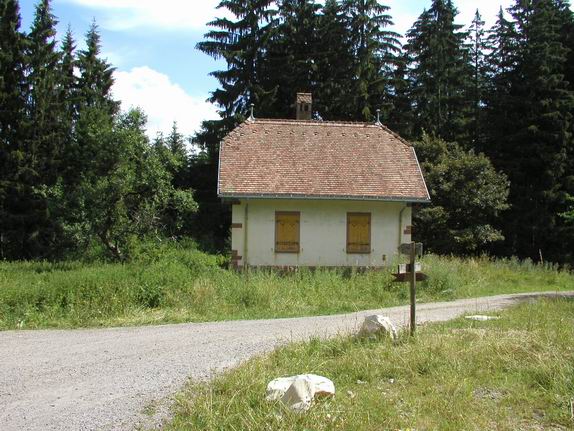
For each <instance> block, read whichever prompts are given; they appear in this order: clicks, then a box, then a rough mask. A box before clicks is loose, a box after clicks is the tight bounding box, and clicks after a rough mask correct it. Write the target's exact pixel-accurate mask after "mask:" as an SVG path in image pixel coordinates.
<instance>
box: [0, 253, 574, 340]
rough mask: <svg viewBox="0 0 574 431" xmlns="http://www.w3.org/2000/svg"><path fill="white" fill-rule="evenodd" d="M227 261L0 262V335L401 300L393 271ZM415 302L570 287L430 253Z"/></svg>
mask: <svg viewBox="0 0 574 431" xmlns="http://www.w3.org/2000/svg"><path fill="white" fill-rule="evenodd" d="M224 264H225V259H224V258H222V257H221V256H214V255H208V254H205V253H202V252H200V251H198V250H196V249H194V248H188V247H175V246H171V247H165V248H163V249H162V250H161V251H160V252H159V253H154V254H151V255H147V254H143V255H142V256H141V257H140V258H138V259H137V260H135V261H133V262H130V263H125V264H111V263H90V264H87V263H82V262H57V263H48V262H15V263H8V262H0V329H11V328H49V327H59V328H73V327H86V326H110V325H136V324H151V323H168V322H186V321H207V320H227V319H253V318H270V317H289V316H301V315H316V314H329V313H341V312H350V311H355V310H360V309H370V308H379V307H383V306H391V305H397V304H402V303H405V302H406V301H407V299H408V289H407V285H406V284H398V283H394V282H393V277H392V275H391V273H390V272H391V271H390V270H388V271H378V272H375V271H371V272H365V273H361V272H356V271H349V270H333V269H331V270H328V269H322V270H317V271H310V270H306V269H301V270H299V271H296V272H293V273H288V274H280V273H277V272H274V271H269V270H260V271H255V270H253V271H248V272H244V273H237V272H234V271H230V270H227V269H224V268H223V266H224ZM423 265H424V271H425V272H426V273H428V275H429V280H428V281H427V282H424V283H420V284H419V291H418V298H419V300H420V301H432V300H449V299H454V298H462V297H472V296H482V295H490V294H496V293H506V292H518V291H525V292H526V291H538V290H564V289H574V276H573V275H572V274H570V273H568V272H565V271H559V270H558V269H557V268H555V267H551V266H545V267H543V266H539V265H534V264H532V263H530V262H519V261H517V260H490V259H488V258H480V259H470V260H463V259H458V258H445V257H436V256H427V257H425V259H424V262H423Z"/></svg>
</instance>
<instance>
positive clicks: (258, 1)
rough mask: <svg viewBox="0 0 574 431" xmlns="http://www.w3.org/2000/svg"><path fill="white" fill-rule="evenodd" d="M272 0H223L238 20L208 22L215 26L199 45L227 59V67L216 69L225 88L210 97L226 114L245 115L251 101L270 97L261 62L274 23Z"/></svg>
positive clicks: (212, 54) (201, 49)
mask: <svg viewBox="0 0 574 431" xmlns="http://www.w3.org/2000/svg"><path fill="white" fill-rule="evenodd" d="M272 4H273V1H271V0H222V1H221V2H220V3H219V5H218V8H219V9H222V8H225V9H227V11H228V12H230V13H231V14H232V15H233V16H234V18H235V19H234V20H232V19H228V18H217V19H215V20H214V21H211V22H210V23H208V25H209V26H210V27H214V28H215V29H214V30H212V31H210V32H208V33H206V34H205V36H204V37H205V40H204V41H202V42H200V43H198V44H197V49H199V50H200V51H202V52H204V53H206V54H207V55H209V56H211V57H213V58H215V59H217V60H220V59H222V60H224V61H225V62H226V65H227V68H226V70H219V71H215V72H212V73H211V74H210V75H211V76H213V77H215V78H216V79H217V80H218V81H219V83H220V86H221V88H218V89H216V90H215V91H214V92H213V93H212V96H211V98H210V101H211V102H212V103H215V104H216V105H218V106H219V108H220V114H221V115H222V116H223V117H231V116H235V115H237V114H239V115H242V116H243V117H245V116H246V115H247V111H248V108H249V105H250V104H251V103H254V104H257V105H258V106H261V105H265V104H266V103H267V104H268V102H267V99H268V98H269V97H270V96H269V94H268V93H266V91H265V89H264V88H263V87H262V85H261V79H262V77H261V76H260V75H261V66H262V61H263V57H264V55H265V52H266V45H267V41H268V39H269V37H270V31H271V29H272V28H273V25H274V19H273V17H274V15H275V11H274V10H273V9H272V8H271V5H272Z"/></svg>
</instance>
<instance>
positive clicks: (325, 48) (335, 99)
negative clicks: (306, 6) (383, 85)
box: [313, 0, 355, 120]
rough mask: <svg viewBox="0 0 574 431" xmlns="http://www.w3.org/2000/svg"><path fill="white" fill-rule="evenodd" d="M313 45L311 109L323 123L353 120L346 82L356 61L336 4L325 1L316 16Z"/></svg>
mask: <svg viewBox="0 0 574 431" xmlns="http://www.w3.org/2000/svg"><path fill="white" fill-rule="evenodd" d="M316 43H317V49H316V51H315V60H314V62H315V65H316V72H315V81H316V82H315V88H314V90H313V99H314V100H313V106H314V109H315V111H316V112H318V113H320V116H321V118H323V119H324V120H344V119H352V118H353V115H352V112H351V111H352V109H350V103H349V102H350V101H352V100H353V98H354V95H353V92H352V88H351V85H350V82H349V81H350V77H351V76H352V75H353V72H354V67H355V59H354V53H353V45H352V41H351V38H350V37H349V31H348V29H347V19H346V16H345V13H344V10H343V8H342V6H341V5H340V3H339V2H338V1H337V0H327V1H326V2H325V5H324V6H323V8H322V10H321V13H320V14H319V18H318V23H317V36H316Z"/></svg>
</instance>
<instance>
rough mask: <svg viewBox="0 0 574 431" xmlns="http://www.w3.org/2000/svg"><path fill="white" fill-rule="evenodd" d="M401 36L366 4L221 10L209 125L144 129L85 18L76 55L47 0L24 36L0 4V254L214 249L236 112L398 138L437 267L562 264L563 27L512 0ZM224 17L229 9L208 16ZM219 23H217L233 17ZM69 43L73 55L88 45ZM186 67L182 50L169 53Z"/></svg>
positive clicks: (241, 2) (567, 83) (433, 12)
mask: <svg viewBox="0 0 574 431" xmlns="http://www.w3.org/2000/svg"><path fill="white" fill-rule="evenodd" d="M429 3H430V4H429V8H428V9H425V10H423V11H421V13H420V15H419V17H418V19H416V21H415V22H414V23H413V25H412V27H411V28H410V30H408V31H407V33H406V34H404V35H401V34H398V33H396V32H394V31H393V18H392V12H393V11H392V10H391V9H390V8H389V7H387V6H384V5H383V4H382V2H379V1H377V0H326V1H324V2H318V1H313V0H280V1H271V0H222V1H221V2H220V4H219V10H220V11H221V16H227V18H219V19H215V20H214V21H213V22H210V23H209V27H210V31H209V32H208V33H207V34H205V36H204V40H203V41H202V42H200V43H199V44H198V45H197V47H196V48H197V49H199V50H200V51H202V52H204V53H205V54H206V55H209V56H211V57H213V58H215V59H218V60H220V64H223V65H224V67H223V68H222V69H223V70H216V71H213V72H212V76H213V77H215V78H216V80H217V81H218V83H219V85H218V88H215V89H213V91H212V92H211V96H210V99H209V100H210V102H211V103H213V104H215V106H216V107H217V108H218V112H219V119H217V120H212V121H204V122H203V124H202V127H201V130H199V131H198V132H197V133H196V134H195V135H194V136H183V135H182V134H181V133H180V132H179V131H178V128H177V125H176V124H174V126H173V128H172V130H168V131H165V134H159V135H157V136H156V137H154V138H151V139H150V138H149V137H148V136H147V134H146V116H145V113H144V112H142V111H141V110H139V109H133V110H130V111H129V112H122V111H121V110H120V104H119V102H118V101H117V100H114V98H113V95H112V87H113V83H114V78H113V77H114V70H115V69H114V67H113V65H112V64H110V63H109V62H108V61H107V60H106V59H104V58H102V54H101V42H100V35H99V32H98V27H97V24H96V23H95V22H94V23H93V25H92V27H91V28H90V30H89V31H88V32H87V34H86V35H85V44H84V45H85V47H84V48H82V49H78V48H77V44H78V42H77V41H76V40H75V37H74V34H73V31H72V29H70V28H69V29H68V31H67V32H66V33H65V34H64V35H58V34H56V24H57V17H55V16H54V14H53V11H52V5H51V1H50V0H39V1H38V3H37V4H36V9H35V16H34V20H33V22H32V25H31V27H30V28H29V29H27V30H26V29H22V28H21V17H20V11H19V3H18V0H0V70H1V75H0V76H1V78H0V260H54V261H55V260H64V259H105V260H108V259H109V260H113V261H127V260H129V259H130V258H131V257H132V256H133V255H135V254H137V253H138V252H141V250H142V249H143V248H146V247H147V248H154V247H155V246H156V245H157V246H158V247H159V244H166V243H169V242H182V243H188V242H189V240H190V239H192V240H193V241H194V242H195V243H196V244H198V245H199V246H200V247H201V248H202V249H204V250H206V251H209V252H220V253H225V252H227V248H228V247H227V246H228V237H229V225H230V215H229V207H228V206H227V205H225V204H224V203H222V202H221V201H220V199H219V198H218V197H217V195H216V182H217V161H218V148H219V143H220V141H221V140H222V138H223V137H224V136H225V135H226V134H227V133H228V132H229V131H231V130H232V129H233V128H234V127H236V126H237V125H238V124H240V123H241V122H242V121H245V119H246V118H247V117H248V115H249V110H250V106H251V104H253V105H254V107H255V108H254V111H255V116H256V117H260V118H292V117H293V113H294V109H293V102H294V97H295V93H297V92H299V91H305V92H311V93H313V99H314V105H313V108H314V112H313V115H314V118H315V119H316V120H318V121H327V120H343V121H364V122H373V121H375V118H376V115H377V114H376V112H377V110H378V109H380V110H381V121H382V122H383V123H384V124H385V125H387V126H388V127H389V128H390V129H391V130H393V131H395V132H397V133H399V134H400V135H401V136H403V137H404V138H406V139H408V140H409V141H410V142H412V143H413V145H414V146H415V148H416V150H417V154H418V157H419V160H420V162H421V167H422V168H423V171H424V173H425V178H426V181H427V185H428V188H429V191H430V194H431V198H432V203H431V204H430V205H421V206H419V207H417V208H416V211H415V220H414V235H415V238H416V240H417V241H422V242H423V243H424V244H425V247H426V248H427V249H428V250H430V251H432V252H434V253H437V254H454V255H462V256H465V255H478V254H489V255H493V256H517V257H519V258H530V259H533V260H535V261H549V262H556V263H561V264H572V263H574V251H573V250H572V248H573V247H572V246H573V245H574V122H573V121H574V120H573V118H572V116H573V113H574V16H573V14H572V11H571V8H570V5H569V3H568V1H566V0H515V2H514V4H513V5H512V6H511V7H510V8H508V10H503V9H501V10H500V12H499V14H498V16H497V19H496V22H495V24H494V25H493V26H492V27H491V28H487V27H486V25H485V22H484V21H483V19H482V17H481V15H480V11H479V10H477V11H476V14H475V16H474V19H473V20H472V22H469V23H460V22H458V19H457V9H456V5H455V4H454V3H453V2H452V1H451V0H432V2H429ZM224 12H225V13H224ZM229 16H231V18H230V17H229ZM84 45H82V46H84ZM182 55H185V53H182Z"/></svg>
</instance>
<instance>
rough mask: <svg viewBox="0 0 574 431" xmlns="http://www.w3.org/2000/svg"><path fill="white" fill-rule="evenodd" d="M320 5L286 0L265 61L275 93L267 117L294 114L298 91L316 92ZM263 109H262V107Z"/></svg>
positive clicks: (266, 79) (267, 79)
mask: <svg viewBox="0 0 574 431" xmlns="http://www.w3.org/2000/svg"><path fill="white" fill-rule="evenodd" d="M319 8H320V6H319V5H318V4H317V3H316V2H315V0H283V1H282V2H281V3H280V7H279V13H278V22H279V24H278V25H277V29H276V31H275V32H274V36H273V37H272V38H271V40H270V42H269V52H268V55H267V59H266V61H265V63H264V73H265V77H264V82H265V86H266V88H269V89H272V90H273V93H274V95H275V97H274V100H273V105H272V106H271V108H270V109H263V115H265V116H267V117H279V118H293V115H294V112H295V110H294V109H293V105H294V102H295V94H296V93H297V92H314V91H315V88H316V83H317V77H316V72H317V64H316V56H317V50H318V49H320V47H319V45H318V39H317V28H318V24H319V15H318V11H319ZM259 112H261V110H259Z"/></svg>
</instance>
